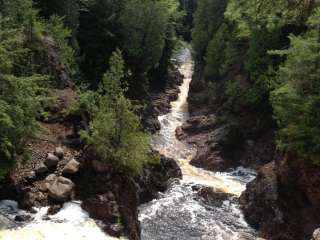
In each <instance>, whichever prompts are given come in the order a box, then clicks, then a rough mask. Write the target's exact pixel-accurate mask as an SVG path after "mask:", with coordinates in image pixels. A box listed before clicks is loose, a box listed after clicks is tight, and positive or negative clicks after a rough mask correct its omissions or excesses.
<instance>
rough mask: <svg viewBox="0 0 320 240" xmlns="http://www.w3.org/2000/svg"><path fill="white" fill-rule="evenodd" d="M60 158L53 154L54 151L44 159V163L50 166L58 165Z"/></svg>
mask: <svg viewBox="0 0 320 240" xmlns="http://www.w3.org/2000/svg"><path fill="white" fill-rule="evenodd" d="M59 160H60V159H59V158H58V157H57V156H56V155H54V154H52V153H48V155H47V158H46V160H45V161H44V164H45V165H46V166H47V167H48V168H54V167H56V166H57V165H58V163H59Z"/></svg>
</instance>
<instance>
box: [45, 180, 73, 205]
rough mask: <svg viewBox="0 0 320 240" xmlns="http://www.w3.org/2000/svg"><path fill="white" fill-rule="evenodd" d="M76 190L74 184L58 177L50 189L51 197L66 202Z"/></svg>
mask: <svg viewBox="0 0 320 240" xmlns="http://www.w3.org/2000/svg"><path fill="white" fill-rule="evenodd" d="M73 189H74V183H73V182H72V181H71V180H70V179H68V178H65V177H58V178H57V179H55V180H54V182H53V183H52V184H51V185H50V186H49V187H48V193H49V196H50V197H51V198H52V199H54V200H57V201H61V202H64V201H66V200H68V199H69V198H70V196H71V193H72V191H73Z"/></svg>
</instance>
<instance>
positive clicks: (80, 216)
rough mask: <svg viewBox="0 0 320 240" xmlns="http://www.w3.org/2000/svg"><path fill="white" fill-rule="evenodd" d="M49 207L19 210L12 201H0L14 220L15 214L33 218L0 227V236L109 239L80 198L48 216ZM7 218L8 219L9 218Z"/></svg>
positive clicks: (37, 239) (32, 239)
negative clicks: (9, 226)
mask: <svg viewBox="0 0 320 240" xmlns="http://www.w3.org/2000/svg"><path fill="white" fill-rule="evenodd" d="M47 210H48V207H44V208H39V209H37V213H35V214H30V213H28V212H26V211H23V210H20V209H18V207H17V203H16V202H14V201H9V200H5V201H1V202H0V212H1V213H2V214H3V215H5V216H6V218H8V219H10V221H14V218H15V217H16V216H18V215H30V216H31V217H32V218H33V220H32V221H31V222H28V223H24V224H22V225H20V226H16V227H15V228H10V229H6V227H5V226H2V228H1V229H2V230H0V239H1V240H57V239H63V240H112V239H115V238H113V237H110V236H107V235H106V234H105V233H104V232H103V231H102V230H101V228H100V227H99V226H98V225H97V223H96V222H95V221H94V220H92V219H90V218H89V215H88V213H87V212H86V211H84V210H83V209H82V208H81V207H80V202H69V203H66V204H64V206H63V208H62V209H61V210H60V211H59V212H58V213H57V214H55V215H52V216H50V218H49V219H48V216H47ZM10 221H9V222H10Z"/></svg>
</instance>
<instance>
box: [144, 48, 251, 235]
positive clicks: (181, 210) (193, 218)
mask: <svg viewBox="0 0 320 240" xmlns="http://www.w3.org/2000/svg"><path fill="white" fill-rule="evenodd" d="M178 60H179V62H180V63H181V66H180V71H181V73H182V74H183V75H184V82H183V84H182V85H181V87H180V94H179V98H178V100H177V101H175V102H172V110H171V112H170V113H168V114H166V115H164V116H160V117H159V121H160V123H161V130H160V132H159V133H157V134H156V135H154V136H153V139H152V146H153V148H154V149H155V150H157V151H159V152H160V153H161V154H164V155H165V156H167V157H170V158H173V159H175V160H176V161H177V162H178V164H179V166H180V167H181V170H182V173H183V180H182V181H178V180H177V181H173V182H172V183H171V186H170V187H169V189H168V190H167V191H166V192H165V193H164V194H162V195H161V196H160V198H159V199H155V200H153V201H152V202H150V203H147V204H144V205H142V206H141V207H140V217H139V218H140V221H141V226H142V240H220V239H221V240H232V239H234V240H241V239H256V232H255V231H254V230H253V229H252V228H250V227H249V225H248V224H247V223H246V222H245V220H244V218H243V215H242V213H241V211H240V209H239V205H238V197H239V195H240V194H241V192H242V191H244V190H245V187H246V184H247V183H248V182H249V181H251V180H252V179H253V178H254V177H255V172H254V171H252V170H249V169H244V168H238V169H235V170H233V171H230V172H225V173H212V172H209V171H205V170H202V169H199V168H195V167H193V166H191V165H190V164H189V161H190V160H191V159H192V157H193V156H194V154H195V149H194V147H193V146H190V145H188V144H186V143H183V142H180V141H179V140H178V139H177V138H176V136H175V130H176V128H177V127H179V126H181V125H182V124H183V123H185V122H186V121H187V120H188V118H189V112H188V102H187V98H188V93H189V86H190V82H191V78H192V74H193V62H192V58H191V54H190V51H189V50H188V49H185V50H184V51H183V52H182V54H181V55H180V56H179V59H178ZM201 186H207V187H211V188H213V189H214V190H215V191H217V192H224V193H228V194H231V195H232V196H229V197H227V198H226V199H224V200H221V202H216V203H215V204H207V203H206V202H205V201H203V199H202V198H201V197H200V196H199V195H198V194H197V192H196V191H195V190H194V189H195V188H197V189H198V188H199V187H200V188H201Z"/></svg>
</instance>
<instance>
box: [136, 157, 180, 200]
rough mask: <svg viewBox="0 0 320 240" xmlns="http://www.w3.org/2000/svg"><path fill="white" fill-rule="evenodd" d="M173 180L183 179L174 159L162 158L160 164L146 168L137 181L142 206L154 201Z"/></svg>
mask: <svg viewBox="0 0 320 240" xmlns="http://www.w3.org/2000/svg"><path fill="white" fill-rule="evenodd" d="M172 178H179V179H182V172H181V169H180V167H179V165H178V164H177V163H176V161H175V160H174V159H171V158H167V157H165V156H161V157H160V163H159V164H150V165H148V166H147V167H145V168H144V169H143V173H142V175H141V176H140V177H139V179H137V182H138V184H139V191H138V193H139V201H140V204H141V203H145V202H149V201H151V200H153V199H154V198H156V197H157V196H158V193H159V192H163V191H165V190H166V189H167V187H168V183H169V179H172Z"/></svg>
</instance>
